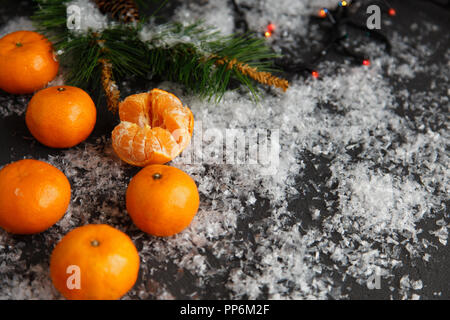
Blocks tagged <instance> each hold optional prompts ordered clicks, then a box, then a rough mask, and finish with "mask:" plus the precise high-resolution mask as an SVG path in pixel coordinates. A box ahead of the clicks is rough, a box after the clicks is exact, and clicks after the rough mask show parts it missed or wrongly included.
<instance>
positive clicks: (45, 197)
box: [0, 159, 71, 234]
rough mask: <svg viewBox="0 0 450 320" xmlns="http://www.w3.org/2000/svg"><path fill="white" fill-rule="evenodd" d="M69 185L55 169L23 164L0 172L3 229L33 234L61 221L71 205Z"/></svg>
mask: <svg viewBox="0 0 450 320" xmlns="http://www.w3.org/2000/svg"><path fill="white" fill-rule="evenodd" d="M70 191H71V190H70V183H69V180H67V177H66V176H65V175H64V173H62V172H61V171H60V170H58V169H57V168H55V167H54V166H52V165H50V164H48V163H46V162H43V161H39V160H31V159H29V160H20V161H17V162H13V163H11V164H8V165H6V166H5V167H3V169H1V170H0V227H1V228H3V229H5V230H6V231H8V232H10V233H16V234H33V233H39V232H42V231H44V230H47V229H48V228H50V227H51V226H52V225H53V224H55V223H56V222H57V221H58V220H59V219H61V218H62V216H63V215H64V213H65V212H66V210H67V208H68V206H69V203H70Z"/></svg>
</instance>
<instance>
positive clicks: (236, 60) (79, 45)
mask: <svg viewBox="0 0 450 320" xmlns="http://www.w3.org/2000/svg"><path fill="white" fill-rule="evenodd" d="M35 1H36V2H37V3H38V9H37V11H36V13H35V15H34V16H33V20H34V22H35V23H36V25H37V27H38V31H40V32H42V33H44V34H45V35H46V36H47V37H48V38H49V39H50V40H51V41H52V42H53V44H54V46H55V49H56V51H57V53H58V56H59V60H60V62H61V64H62V65H63V66H65V67H67V69H68V70H69V73H68V77H67V79H66V82H67V83H68V84H71V85H76V86H79V87H81V88H84V89H87V90H93V91H95V90H99V89H101V87H103V89H104V91H105V96H106V98H107V103H108V107H109V108H110V109H111V110H114V109H115V108H116V106H117V101H118V99H119V89H118V87H117V85H116V82H115V81H117V80H121V79H124V78H125V77H127V78H128V77H133V76H135V77H140V78H143V79H149V76H150V77H155V76H156V77H159V78H162V79H166V80H170V81H174V82H178V83H181V84H183V85H185V87H186V88H187V89H189V90H191V91H192V92H194V93H197V94H199V95H200V96H202V97H206V98H212V97H215V98H216V100H217V101H218V100H220V99H221V98H222V96H223V94H224V93H225V92H226V90H227V88H228V86H229V83H230V81H231V80H232V79H235V80H236V81H238V82H239V83H241V84H243V85H244V86H245V87H247V88H248V89H249V90H250V91H251V92H252V93H253V94H254V96H255V97H257V92H258V89H257V87H256V86H255V85H254V81H257V82H260V83H262V84H265V85H271V86H276V87H280V88H282V89H283V90H285V89H286V88H287V86H288V83H287V81H286V80H283V79H279V78H277V77H275V76H273V75H272V74H271V73H270V72H272V71H273V70H272V68H271V66H272V63H271V59H273V58H275V57H277V55H276V54H274V53H273V52H272V51H271V50H270V49H269V48H268V47H267V46H266V45H265V42H264V39H258V38H252V37H250V36H248V35H244V36H222V35H220V33H219V32H217V31H216V30H214V29H211V28H207V27H205V26H204V25H203V24H202V22H197V23H194V24H190V25H182V24H180V23H166V24H161V25H154V24H148V23H145V24H144V23H143V22H139V21H135V22H134V23H133V24H114V25H110V26H108V27H106V28H104V29H103V30H100V31H95V30H91V31H87V32H81V31H77V30H69V29H67V27H66V5H67V2H68V0H35ZM93 1H94V0H93ZM95 1H97V0H95ZM144 19H145V17H142V19H141V20H144Z"/></svg>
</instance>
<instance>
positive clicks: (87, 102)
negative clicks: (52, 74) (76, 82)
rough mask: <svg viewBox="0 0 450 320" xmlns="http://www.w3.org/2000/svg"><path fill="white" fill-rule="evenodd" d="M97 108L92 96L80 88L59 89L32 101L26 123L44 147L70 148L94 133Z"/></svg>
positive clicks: (39, 93) (36, 96)
mask: <svg viewBox="0 0 450 320" xmlns="http://www.w3.org/2000/svg"><path fill="white" fill-rule="evenodd" d="M96 119H97V109H96V108H95V105H94V102H93V101H92V99H91V97H90V96H89V94H87V93H86V92H85V91H83V90H81V89H80V88H76V87H71V86H56V87H50V88H46V89H43V90H41V91H39V92H37V93H36V94H35V95H34V96H33V98H31V100H30V102H29V104H28V108H27V112H26V115H25V120H26V123H27V127H28V129H29V130H30V132H31V134H32V135H33V136H34V137H35V138H36V139H37V140H38V141H39V142H40V143H42V144H43V145H46V146H48V147H52V148H70V147H73V146H75V145H77V144H79V143H80V142H82V141H84V140H85V139H86V138H87V137H88V136H89V135H90V134H91V132H92V130H93V129H94V126H95V122H96Z"/></svg>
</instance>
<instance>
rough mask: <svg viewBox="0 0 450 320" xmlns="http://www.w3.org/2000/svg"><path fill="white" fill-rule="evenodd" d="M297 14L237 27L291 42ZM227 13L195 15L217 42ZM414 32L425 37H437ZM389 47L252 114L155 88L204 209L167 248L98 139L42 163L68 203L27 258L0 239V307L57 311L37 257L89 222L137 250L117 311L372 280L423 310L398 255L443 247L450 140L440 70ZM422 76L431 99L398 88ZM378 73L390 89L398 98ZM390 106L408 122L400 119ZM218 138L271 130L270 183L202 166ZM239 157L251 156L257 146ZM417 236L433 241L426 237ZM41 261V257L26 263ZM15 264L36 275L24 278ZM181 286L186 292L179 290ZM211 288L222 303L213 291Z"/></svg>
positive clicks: (7, 103)
mask: <svg viewBox="0 0 450 320" xmlns="http://www.w3.org/2000/svg"><path fill="white" fill-rule="evenodd" d="M238 2H239V3H241V4H242V3H244V2H245V1H243V0H242V1H238ZM247 2H248V1H247ZM295 3H296V4H295V5H296V6H298V8H296V9H295V10H293V9H292V8H287V7H286V3H285V1H278V2H270V4H272V5H271V6H269V2H266V1H258V3H257V4H256V8H259V9H258V10H251V11H250V10H249V11H248V12H247V13H246V14H247V18H248V21H249V23H250V26H251V27H252V28H259V26H261V27H262V26H264V24H265V23H266V22H269V21H270V20H271V19H277V21H282V22H280V23H281V24H280V27H282V28H284V27H286V28H287V29H288V31H289V32H294V29H295V28H300V29H302V28H303V26H304V23H306V20H302V19H306V13H305V17H303V16H299V17H295V18H294V17H293V16H291V14H293V13H294V12H297V11H302V9H303V8H305V10H306V11H305V12H307V8H310V7H309V4H308V3H309V1H298V2H295ZM283 4H284V5H283ZM203 6H209V7H211V6H216V8H219V7H221V6H222V7H225V6H226V5H225V4H224V2H220V3H219V1H209V2H208V4H205V5H203ZM209 7H208V8H209ZM269 7H270V8H269ZM199 8H200V5H193V4H191V3H186V4H185V5H182V6H181V7H180V8H179V9H178V11H177V13H176V17H186V16H188V15H189V16H193V17H201V16H202V10H200V9H199ZM269 9H270V10H269ZM229 10H230V9H227V10H222V11H220V13H219V11H217V12H216V13H215V15H216V16H214V18H208V14H209V13H207V12H203V13H204V16H203V17H204V18H206V20H208V19H209V21H210V22H214V20H216V21H215V26H216V27H219V28H221V29H224V31H225V32H228V31H229V30H228V31H227V30H225V29H226V25H227V24H228V21H229V18H230V16H231V14H230V13H229ZM296 10H297V11H296ZM310 10H312V9H310ZM252 15H254V16H253V17H252ZM284 18H285V20H283V19H284ZM258 21H261V24H258V23H259V22H258ZM290 22H292V23H293V24H292V29H290V28H291V27H289V23H290ZM283 23H285V24H286V26H283ZM221 25H222V26H221ZM418 25H419V26H418V29H419V30H423V31H422V32H423V33H421V34H420V37H423V38H424V39H425V38H426V37H427V34H428V33H430V32H439V30H438V31H436V30H435V28H433V26H431V25H429V24H428V25H427V26H426V27H423V26H422V24H421V23H418ZM8 28H11V27H8ZM0 32H4V29H2V30H0ZM299 32H300V33H301V32H302V31H299ZM143 36H145V35H143ZM392 36H393V38H394V39H397V41H395V42H394V45H393V54H392V56H390V55H387V54H386V53H384V51H383V50H381V49H379V48H377V47H376V46H375V45H373V44H371V45H368V48H370V49H371V50H372V49H373V50H372V51H371V52H374V57H373V58H372V59H371V66H370V67H361V66H350V65H347V64H343V65H339V66H337V65H336V64H334V63H331V62H328V63H325V64H323V65H322V68H323V69H324V70H328V69H330V70H338V72H330V74H326V73H325V72H324V74H322V77H321V79H319V80H316V79H311V78H308V79H304V78H298V79H293V81H292V82H291V87H290V89H289V90H288V91H287V92H286V93H284V94H282V93H278V92H272V93H269V92H265V93H263V95H262V97H261V98H260V102H259V104H258V105H255V104H254V101H253V99H252V98H251V96H249V95H248V94H246V93H242V92H240V91H238V90H237V91H229V92H227V93H226V94H225V96H224V99H223V101H222V102H221V103H219V104H218V105H215V104H213V103H211V102H208V101H202V100H200V99H198V98H197V97H195V96H191V95H187V94H185V93H184V91H183V88H181V87H180V86H178V85H175V84H173V83H170V82H164V83H160V84H159V86H158V87H159V88H161V89H165V90H169V91H171V92H173V93H175V94H176V95H178V96H179V97H180V98H181V100H182V101H183V103H185V104H187V105H188V106H189V107H190V108H191V109H192V111H193V113H194V117H195V129H194V136H193V141H192V144H191V145H190V146H189V147H188V148H187V149H186V150H185V151H184V152H183V154H182V156H180V157H178V158H176V159H174V161H172V162H171V163H170V165H173V166H176V167H178V168H180V169H182V170H184V171H186V172H187V173H188V174H190V175H191V176H192V177H193V178H194V180H195V181H196V182H197V185H198V189H199V193H200V196H201V204H200V209H199V212H198V214H197V215H196V217H195V218H194V220H193V222H192V224H191V225H190V227H189V228H187V229H186V230H185V231H183V232H182V233H180V234H178V235H176V236H173V237H170V238H156V237H150V236H148V235H145V234H143V233H142V232H140V231H139V230H138V229H137V228H136V227H135V226H134V225H133V224H132V222H131V220H130V218H129V217H128V215H127V213H126V208H125V192H126V188H127V185H128V182H129V180H130V176H132V175H134V174H135V173H136V172H137V171H138V169H137V168H133V167H131V166H128V165H126V164H124V163H123V162H121V161H120V160H119V159H118V158H117V156H115V154H114V152H113V150H112V148H111V141H110V136H109V135H108V134H107V135H105V136H103V137H101V138H98V139H97V140H90V141H88V142H85V143H82V144H80V145H79V146H77V147H74V148H72V149H69V150H62V151H60V152H58V153H57V154H52V155H51V156H50V155H49V156H48V157H46V158H43V159H41V160H44V161H47V162H49V163H52V164H53V165H55V166H57V167H58V168H60V169H61V170H62V171H63V172H64V173H65V174H66V175H67V177H68V178H69V180H70V182H71V184H72V202H71V205H70V207H69V210H68V212H67V213H66V215H65V216H64V218H63V219H62V220H61V221H59V222H58V223H57V224H56V226H54V227H53V228H51V229H50V230H49V231H46V232H45V233H42V234H41V235H36V236H33V237H44V238H45V243H46V244H48V246H47V247H43V248H36V249H35V250H36V252H34V253H33V252H29V250H28V251H26V245H25V240H23V238H22V239H20V238H14V237H13V236H11V235H9V234H7V233H6V232H5V231H3V230H0V261H1V262H0V298H1V299H24V298H27V299H28V298H32V299H44V298H49V299H53V298H61V297H60V295H59V294H58V293H57V292H56V291H55V289H54V288H53V286H52V285H51V282H50V281H49V278H48V257H49V255H50V253H51V250H52V249H53V247H54V245H55V244H56V242H57V241H58V240H59V239H61V238H62V236H63V235H64V234H66V233H67V232H69V231H70V230H71V229H73V228H75V227H77V226H80V225H83V224H86V223H108V224H110V225H112V226H114V227H116V228H119V229H120V230H122V231H125V232H126V233H127V234H129V235H130V236H131V238H132V239H133V241H134V243H135V244H136V245H137V247H138V249H139V255H140V257H141V270H140V281H139V282H138V283H137V285H136V286H135V287H134V288H133V289H132V290H131V291H130V292H129V293H128V294H127V295H126V296H125V297H124V299H135V298H140V299H147V298H158V299H173V298H180V297H185V298H186V297H189V298H194V299H205V298H232V299H237V298H250V299H256V298H269V299H327V298H335V299H342V298H346V297H348V291H346V288H345V287H346V283H347V281H351V282H355V283H357V284H359V285H361V286H368V283H369V282H370V281H371V280H372V279H374V277H375V278H376V277H380V278H381V279H382V280H383V281H382V285H387V286H389V288H390V289H391V291H392V294H395V295H396V296H397V297H400V298H405V299H419V298H421V290H422V289H423V288H424V287H425V286H426V285H427V283H426V280H424V279H418V278H416V277H415V276H413V275H409V274H404V273H401V274H400V279H397V282H393V279H394V278H395V277H396V273H398V270H403V269H402V268H403V267H405V266H404V261H405V259H403V258H404V256H405V255H407V256H408V257H409V258H420V259H421V260H422V261H425V262H427V261H430V260H432V259H433V256H434V255H435V254H436V248H442V247H444V246H446V245H447V240H448V227H449V223H448V214H447V213H446V212H447V211H446V210H447V208H446V201H447V200H448V192H449V183H448V181H449V169H448V152H447V149H448V141H449V140H448V139H449V133H448V130H447V128H446V127H445V126H444V125H442V124H443V123H444V124H445V123H446V119H445V118H444V117H445V115H443V112H442V109H443V108H444V109H445V107H448V104H449V100H448V96H447V95H446V93H447V88H446V87H445V86H446V85H447V84H448V74H449V68H450V66H449V65H448V64H445V63H443V64H439V65H438V64H431V65H429V64H427V63H426V62H424V61H426V57H429V55H430V53H432V52H431V51H430V50H431V49H427V48H426V47H424V46H412V45H411V41H413V40H411V39H408V38H406V37H402V36H401V35H399V34H397V33H393V35H392ZM449 54H450V53H449ZM328 67H329V68H328ZM427 71H433V72H434V73H435V79H436V81H435V83H434V84H430V85H432V86H433V89H432V90H431V89H430V88H429V87H426V86H424V87H423V88H419V89H417V90H415V91H413V92H410V91H406V90H405V89H402V85H403V84H405V83H408V82H409V81H411V80H413V79H415V78H416V77H420V73H421V72H427ZM385 73H387V74H388V75H395V77H396V79H397V81H396V83H395V85H396V86H397V87H394V84H392V83H391V82H390V81H389V79H388V78H387V77H385ZM148 89H151V88H148ZM1 99H2V100H1V101H0V113H1V116H2V117H5V118H7V117H8V116H10V115H12V114H17V115H23V112H22V111H20V110H23V109H24V105H25V104H26V102H27V100H26V99H25V98H22V99H21V98H20V97H19V98H17V99H15V100H12V101H11V99H9V98H7V97H6V98H5V97H4V98H1ZM400 107H403V108H407V109H408V110H411V111H412V112H413V113H414V114H415V115H416V116H415V117H413V118H412V117H405V116H402V115H400V114H399V108H400ZM227 129H228V130H229V129H236V130H241V131H244V132H250V131H251V130H261V131H264V132H266V133H267V135H269V133H268V132H269V131H270V132H277V135H276V136H273V137H277V139H275V138H274V139H272V138H271V139H270V142H272V143H274V144H277V142H278V148H279V149H277V150H279V153H278V154H276V156H275V155H273V156H272V157H269V158H268V161H269V162H271V161H272V162H273V163H276V170H275V171H274V172H273V173H272V174H268V173H267V170H266V169H267V168H266V166H264V165H262V164H261V163H260V162H256V163H250V161H249V155H246V156H244V157H243V158H242V159H241V160H243V163H240V164H237V163H231V164H230V163H223V161H222V162H219V160H223V159H221V158H220V157H219V158H218V157H215V158H214V157H212V156H211V154H210V153H211V152H213V153H217V154H223V145H222V144H218V145H215V144H214V142H213V141H211V140H208V139H206V138H205V137H207V136H209V138H211V135H212V134H214V135H215V136H216V137H217V136H223V137H225V136H226V134H227ZM246 138H248V136H246ZM199 142H201V143H199ZM246 143H247V151H248V152H250V150H252V147H254V145H253V146H252V145H249V141H248V140H247V142H246ZM266 160H267V159H266ZM261 212H262V213H263V215H262V216H261V215H260V214H261ZM423 222H427V223H428V222H431V225H433V226H434V228H432V229H430V230H429V231H427V232H424V231H423V230H422V228H421V226H420V225H421V223H423ZM36 254H39V255H40V256H41V257H42V256H43V257H47V258H44V259H43V260H42V259H40V260H38V261H36V260H35V259H32V257H34V256H35V255H36ZM24 259H25V260H27V261H29V260H32V261H33V263H32V266H31V268H27V266H26V265H25V263H24ZM402 272H403V271H402ZM168 279H170V281H168ZM186 279H189V281H188V282H189V285H187V286H184V285H180V284H179V283H187V282H186V281H187V280H186ZM178 281H184V282H178ZM218 285H219V286H222V288H221V290H208V288H215V287H217V286H218ZM180 286H181V288H180ZM374 290H375V289H374ZM222 292H226V293H225V294H224V293H222ZM439 294H440V293H435V295H436V296H439Z"/></svg>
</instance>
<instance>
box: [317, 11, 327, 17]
mask: <svg viewBox="0 0 450 320" xmlns="http://www.w3.org/2000/svg"><path fill="white" fill-rule="evenodd" d="M326 16H327V12H326V10H325V9H321V10H320V11H319V17H321V18H325V17H326Z"/></svg>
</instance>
